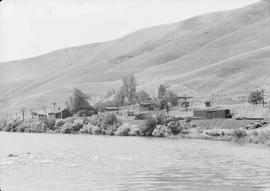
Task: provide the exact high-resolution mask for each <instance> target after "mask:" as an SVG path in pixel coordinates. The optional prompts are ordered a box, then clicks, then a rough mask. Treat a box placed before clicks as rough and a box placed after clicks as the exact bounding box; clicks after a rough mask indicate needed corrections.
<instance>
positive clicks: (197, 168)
mask: <svg viewBox="0 0 270 191" xmlns="http://www.w3.org/2000/svg"><path fill="white" fill-rule="evenodd" d="M10 154H12V155H13V156H9V155H10ZM0 188H1V190H2V191H18V190H22V191H43V190H44V191H74V190H78V191H88V190H110V191H111V190H184V191H185V190H201V191H203V190H205V191H211V190H221V191H222V190H224V191H225V190H226V191H228V190H236V191H239V190H243V191H248V190H252V191H254V190H262V191H268V190H270V148H269V147H266V146H261V145H250V144H246V145H240V144H236V143H228V142H216V141H206V140H180V139H167V138H143V137H115V136H92V135H62V134H27V133H25V134H21V133H4V132H1V133H0Z"/></svg>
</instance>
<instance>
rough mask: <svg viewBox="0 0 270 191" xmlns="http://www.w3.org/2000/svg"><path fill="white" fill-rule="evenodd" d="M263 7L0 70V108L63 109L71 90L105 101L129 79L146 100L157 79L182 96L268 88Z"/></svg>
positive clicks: (198, 19) (266, 19)
mask: <svg viewBox="0 0 270 191" xmlns="http://www.w3.org/2000/svg"><path fill="white" fill-rule="evenodd" d="M266 3H268V2H267V1H262V2H259V3H257V4H254V5H251V6H248V7H246V8H242V9H237V10H232V11H225V12H218V13H211V14H206V15H201V16H198V17H194V18H191V19H188V20H186V21H183V22H179V23H173V24H169V25H162V26H157V27H152V28H148V29H145V30H141V31H137V32H135V33H132V34H129V35H127V36H125V37H123V38H120V39H117V40H114V41H110V42H104V43H98V44H91V45H85V46H81V47H74V48H68V49H63V50H59V51H56V52H53V53H50V54H46V55H43V56H39V57H35V58H31V59H26V60H22V61H15V62H9V63H0V82H4V83H0V91H1V95H0V96H1V97H0V99H1V100H5V101H0V108H1V109H2V110H5V109H8V110H10V109H18V108H21V107H29V108H30V107H40V105H48V106H49V105H51V103H52V102H56V103H64V102H65V99H67V98H68V97H69V96H70V93H71V90H72V89H73V88H74V87H76V88H79V89H82V90H83V92H86V93H89V94H91V95H93V96H100V95H104V94H105V92H106V90H108V89H110V88H112V87H115V88H116V89H117V87H118V86H119V79H120V78H121V77H122V76H123V75H125V74H127V73H135V74H136V78H137V80H138V82H139V88H140V89H146V90H148V91H149V93H153V92H152V90H155V91H156V87H157V85H159V83H160V80H161V81H162V82H168V83H169V84H170V85H171V88H172V89H173V90H175V91H176V92H177V93H178V94H183V93H185V92H190V93H192V94H194V95H195V96H198V95H204V94H211V93H215V92H223V93H224V92H226V93H230V92H243V91H245V90H246V87H251V88H258V87H260V86H263V87H264V88H266V89H270V87H269V85H267V84H266V82H267V81H269V80H270V76H269V73H268V71H270V68H269V67H270V65H269V60H270V54H269V53H270V46H269V38H268V37H269V25H268V23H269V10H268V7H269V6H268V5H266ZM119 58H120V61H119ZM115 63H117V64H115ZM14 80H18V81H19V82H16V81H15V82H14ZM184 87H185V88H184ZM260 88H262V87H260ZM2 92H4V93H2Z"/></svg>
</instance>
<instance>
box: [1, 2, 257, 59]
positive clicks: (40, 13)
mask: <svg viewBox="0 0 270 191" xmlns="http://www.w3.org/2000/svg"><path fill="white" fill-rule="evenodd" d="M257 1H258V0H2V2H1V3H0V61H9V60H15V59H21V58H27V57H32V56H37V55H40V54H44V53H47V52H50V51H53V50H57V49H60V48H66V47H70V46H76V45H82V44H88V43H92V42H99V41H106V40H112V39H115V38H119V37H121V36H123V35H126V34H128V33H130V32H133V31H135V30H138V29H142V28H145V27H149V26H154V25H159V24H165V23H170V22H177V21H181V20H184V19H186V18H189V17H192V16H195V15H198V14H202V13H207V12H212V11H218V10H226V9H232V8H238V7H241V6H244V5H247V4H252V3H254V2H257Z"/></svg>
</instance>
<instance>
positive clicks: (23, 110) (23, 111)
mask: <svg viewBox="0 0 270 191" xmlns="http://www.w3.org/2000/svg"><path fill="white" fill-rule="evenodd" d="M21 111H22V118H23V120H24V114H25V108H22V109H21Z"/></svg>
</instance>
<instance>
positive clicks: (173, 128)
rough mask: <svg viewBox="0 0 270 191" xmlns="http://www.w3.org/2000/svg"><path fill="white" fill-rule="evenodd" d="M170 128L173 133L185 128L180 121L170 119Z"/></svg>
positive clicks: (175, 133)
mask: <svg viewBox="0 0 270 191" xmlns="http://www.w3.org/2000/svg"><path fill="white" fill-rule="evenodd" d="M168 128H169V129H170V130H171V132H172V134H173V135H177V134H179V133H181V131H182V130H183V127H182V126H181V124H180V122H179V121H170V122H169V123H168Z"/></svg>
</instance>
